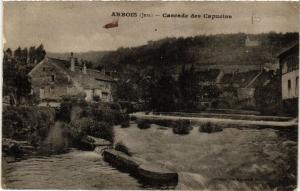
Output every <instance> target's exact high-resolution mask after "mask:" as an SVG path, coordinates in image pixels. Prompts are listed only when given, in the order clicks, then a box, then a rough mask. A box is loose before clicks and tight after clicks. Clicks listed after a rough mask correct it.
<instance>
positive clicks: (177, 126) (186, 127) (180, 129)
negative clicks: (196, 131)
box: [173, 120, 192, 135]
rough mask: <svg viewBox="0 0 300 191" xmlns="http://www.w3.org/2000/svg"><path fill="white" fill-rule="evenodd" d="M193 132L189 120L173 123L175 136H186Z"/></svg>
mask: <svg viewBox="0 0 300 191" xmlns="http://www.w3.org/2000/svg"><path fill="white" fill-rule="evenodd" d="M191 130H192V126H191V122H190V121H189V120H177V121H174V123H173V132H174V133H175V134H180V135H186V134H189V133H190V131H191Z"/></svg>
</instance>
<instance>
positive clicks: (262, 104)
mask: <svg viewBox="0 0 300 191" xmlns="http://www.w3.org/2000/svg"><path fill="white" fill-rule="evenodd" d="M270 75H271V80H270V83H269V84H267V85H263V84H260V85H259V86H258V87H257V88H256V89H255V93H254V96H255V101H256V105H257V107H258V109H259V111H260V112H261V114H263V115H278V114H280V112H281V105H280V103H281V88H278V87H281V78H280V76H279V75H273V74H270Z"/></svg>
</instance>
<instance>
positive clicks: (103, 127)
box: [88, 121, 114, 142]
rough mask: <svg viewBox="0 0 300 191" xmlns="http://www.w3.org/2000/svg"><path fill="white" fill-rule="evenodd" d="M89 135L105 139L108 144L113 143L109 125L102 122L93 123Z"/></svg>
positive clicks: (111, 130)
mask: <svg viewBox="0 0 300 191" xmlns="http://www.w3.org/2000/svg"><path fill="white" fill-rule="evenodd" d="M88 134H89V135H92V136H95V137H99V138H102V139H106V140H108V141H110V142H113V141H114V131H113V127H112V125H111V124H109V123H107V122H103V121H98V122H95V124H94V125H93V126H91V127H90V131H89V132H88Z"/></svg>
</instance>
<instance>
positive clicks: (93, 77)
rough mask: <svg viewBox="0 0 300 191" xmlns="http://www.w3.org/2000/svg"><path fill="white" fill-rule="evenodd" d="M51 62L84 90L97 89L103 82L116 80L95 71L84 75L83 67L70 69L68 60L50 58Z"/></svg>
mask: <svg viewBox="0 0 300 191" xmlns="http://www.w3.org/2000/svg"><path fill="white" fill-rule="evenodd" d="M48 61H49V62H52V64H55V65H58V66H59V67H60V68H62V69H63V70H64V71H65V72H66V73H67V74H68V75H69V76H70V77H71V78H72V79H73V80H75V81H76V82H78V83H79V84H80V85H81V86H82V87H83V88H86V89H96V88H99V86H101V85H102V83H101V82H103V81H105V82H113V81H114V80H113V79H112V78H111V77H109V76H106V75H104V74H103V73H102V72H100V71H98V70H93V69H87V70H86V74H84V73H83V71H82V67H79V66H76V67H75V71H71V70H70V69H69V67H70V63H69V62H68V61H66V60H60V59H56V58H48Z"/></svg>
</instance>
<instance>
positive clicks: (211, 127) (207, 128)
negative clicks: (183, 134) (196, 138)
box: [199, 122, 223, 133]
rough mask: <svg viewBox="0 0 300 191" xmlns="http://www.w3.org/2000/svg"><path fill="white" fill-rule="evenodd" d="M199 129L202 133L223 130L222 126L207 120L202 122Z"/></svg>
mask: <svg viewBox="0 0 300 191" xmlns="http://www.w3.org/2000/svg"><path fill="white" fill-rule="evenodd" d="M199 131H200V132H204V133H214V132H220V131H223V128H222V127H220V126H218V125H216V124H212V123H210V122H207V123H206V124H203V125H201V126H200V127H199Z"/></svg>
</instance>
